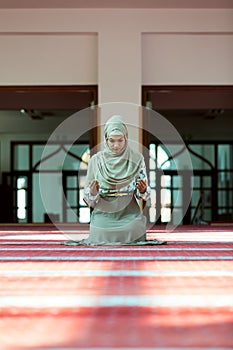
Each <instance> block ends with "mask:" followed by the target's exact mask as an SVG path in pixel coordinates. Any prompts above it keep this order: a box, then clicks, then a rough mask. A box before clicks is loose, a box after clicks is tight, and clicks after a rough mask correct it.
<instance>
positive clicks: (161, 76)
mask: <svg viewBox="0 0 233 350" xmlns="http://www.w3.org/2000/svg"><path fill="white" fill-rule="evenodd" d="M232 62H233V33H232V34H212V33H209V34H208V33H205V34H201V35H200V34H198V33H174V34H173V33H171V34H169V33H168V34H166V33H164V34H156V33H153V34H143V35H142V84H144V85H153V84H155V82H156V85H162V84H164V85H179V84H181V85H182V84H183V85H195V84H196V85H202V84H203V85H221V84H222V85H228V84H229V85H230V84H233V64H232Z"/></svg>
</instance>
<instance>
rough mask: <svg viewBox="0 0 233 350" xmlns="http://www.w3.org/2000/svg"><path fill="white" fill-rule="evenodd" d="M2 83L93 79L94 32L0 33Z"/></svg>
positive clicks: (45, 83) (95, 69) (27, 83)
mask: <svg viewBox="0 0 233 350" xmlns="http://www.w3.org/2000/svg"><path fill="white" fill-rule="evenodd" d="M0 47H1V54H0V77H1V84H2V85H40V84H43V85H47V84H48V85H51V84H55V85H56V84H58V85H59V84H63V85H65V84H67V85H69V84H77V83H78V84H96V83H97V34H73V35H62V34H61V35H60V34H58V35H57V34H46V35H42V34H36V33H29V34H28V33H27V34H20V35H18V34H17V33H15V34H11V35H1V36H0Z"/></svg>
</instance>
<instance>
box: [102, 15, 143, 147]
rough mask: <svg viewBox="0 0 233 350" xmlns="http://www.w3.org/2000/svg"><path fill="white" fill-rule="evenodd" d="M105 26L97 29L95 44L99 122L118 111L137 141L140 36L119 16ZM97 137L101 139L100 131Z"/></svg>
mask: <svg viewBox="0 0 233 350" xmlns="http://www.w3.org/2000/svg"><path fill="white" fill-rule="evenodd" d="M125 19H126V18H125ZM122 22H123V23H122ZM126 22H127V21H126ZM107 27H108V28H106V27H105V28H103V30H101V31H100V32H99V43H98V84H99V104H100V111H99V123H100V124H101V125H102V126H103V125H104V123H105V122H106V120H107V119H108V118H109V117H110V116H111V115H113V114H121V115H122V116H123V117H124V119H125V121H126V122H127V123H128V124H129V125H133V127H132V128H131V127H130V126H129V137H130V139H133V140H135V141H138V140H139V130H138V126H139V124H140V123H139V119H140V116H139V108H138V107H139V105H140V104H141V35H140V32H139V31H138V30H135V28H133V29H132V28H130V25H129V24H127V23H124V20H123V19H122V21H121V20H120V17H117V18H116V17H114V16H113V17H112V18H111V20H109V23H108V25H107ZM101 130H102V129H101ZM100 137H101V141H102V140H103V132H102V131H101V132H100Z"/></svg>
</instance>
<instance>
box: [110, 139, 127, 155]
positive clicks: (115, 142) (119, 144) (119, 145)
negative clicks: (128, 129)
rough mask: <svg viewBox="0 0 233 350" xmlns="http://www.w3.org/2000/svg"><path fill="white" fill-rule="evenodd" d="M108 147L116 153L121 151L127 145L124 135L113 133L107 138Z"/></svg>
mask: <svg viewBox="0 0 233 350" xmlns="http://www.w3.org/2000/svg"><path fill="white" fill-rule="evenodd" d="M107 144H108V147H109V148H110V149H111V151H113V152H114V153H120V152H121V151H122V149H123V148H124V147H125V137H124V136H123V135H113V136H109V138H107Z"/></svg>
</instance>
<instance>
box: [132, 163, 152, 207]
mask: <svg viewBox="0 0 233 350" xmlns="http://www.w3.org/2000/svg"><path fill="white" fill-rule="evenodd" d="M139 174H140V179H142V180H146V183H147V187H146V192H145V193H140V192H139V190H138V189H137V190H136V197H137V198H138V199H143V200H144V201H147V200H148V199H150V193H151V189H150V186H148V177H147V172H146V164H145V160H144V158H143V160H142V162H141V168H140V171H139Z"/></svg>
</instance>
